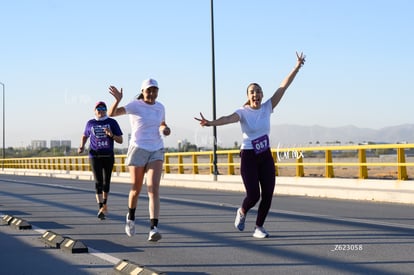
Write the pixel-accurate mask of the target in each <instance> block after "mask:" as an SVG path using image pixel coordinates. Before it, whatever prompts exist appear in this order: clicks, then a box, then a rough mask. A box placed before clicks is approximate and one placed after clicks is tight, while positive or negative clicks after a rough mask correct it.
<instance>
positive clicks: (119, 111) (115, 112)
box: [108, 86, 126, 116]
mask: <svg viewBox="0 0 414 275" xmlns="http://www.w3.org/2000/svg"><path fill="white" fill-rule="evenodd" d="M109 93H110V94H111V95H113V97H114V98H115V102H114V103H112V105H111V106H110V107H109V110H108V115H109V116H120V115H125V114H126V111H125V108H124V107H118V104H119V102H121V99H122V96H123V93H122V88H121V90H120V91H119V90H118V89H117V88H116V87H115V86H109Z"/></svg>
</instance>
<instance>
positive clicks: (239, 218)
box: [234, 208, 246, 231]
mask: <svg viewBox="0 0 414 275" xmlns="http://www.w3.org/2000/svg"><path fill="white" fill-rule="evenodd" d="M245 221H246V215H243V214H242V213H241V208H239V209H237V214H236V219H235V220H234V226H235V227H236V228H237V229H238V230H239V231H243V230H244V223H245Z"/></svg>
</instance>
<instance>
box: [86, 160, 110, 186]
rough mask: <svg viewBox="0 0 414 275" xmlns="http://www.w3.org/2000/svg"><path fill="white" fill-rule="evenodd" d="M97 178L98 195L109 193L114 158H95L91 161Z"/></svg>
mask: <svg viewBox="0 0 414 275" xmlns="http://www.w3.org/2000/svg"><path fill="white" fill-rule="evenodd" d="M89 160H90V163H91V167H92V173H93V176H94V178H95V190H96V194H102V192H105V193H109V187H110V184H111V175H112V168H113V167H114V162H115V158H114V156H95V157H92V158H90V159H89Z"/></svg>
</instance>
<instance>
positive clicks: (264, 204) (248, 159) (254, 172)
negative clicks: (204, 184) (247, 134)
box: [240, 149, 276, 226]
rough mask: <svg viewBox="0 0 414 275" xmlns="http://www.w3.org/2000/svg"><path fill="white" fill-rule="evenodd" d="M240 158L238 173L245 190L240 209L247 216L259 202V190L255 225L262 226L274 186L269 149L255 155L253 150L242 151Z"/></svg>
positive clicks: (273, 169)
mask: <svg viewBox="0 0 414 275" xmlns="http://www.w3.org/2000/svg"><path fill="white" fill-rule="evenodd" d="M240 157H241V161H240V173H241V176H242V179H243V184H244V187H245V189H246V197H245V198H244V200H243V204H242V208H243V209H244V211H245V214H247V212H248V211H249V210H250V209H251V208H252V207H254V206H255V205H256V203H257V202H258V201H259V199H260V189H261V191H262V193H261V197H262V200H261V202H260V204H259V209H258V213H257V218H256V225H257V226H263V224H264V222H265V219H266V216H267V214H268V213H269V209H270V206H271V204H272V198H273V192H274V189H275V184H276V178H275V177H276V172H275V162H274V160H273V157H272V153H271V151H270V149H269V150H267V151H265V152H263V153H261V154H256V153H255V152H254V150H242V151H241V152H240Z"/></svg>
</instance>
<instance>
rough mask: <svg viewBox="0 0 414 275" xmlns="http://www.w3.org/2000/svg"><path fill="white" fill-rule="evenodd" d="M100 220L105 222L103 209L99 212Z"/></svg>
mask: <svg viewBox="0 0 414 275" xmlns="http://www.w3.org/2000/svg"><path fill="white" fill-rule="evenodd" d="M98 218H99V219H101V220H105V213H104V211H103V209H102V208H101V209H99V211H98Z"/></svg>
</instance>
